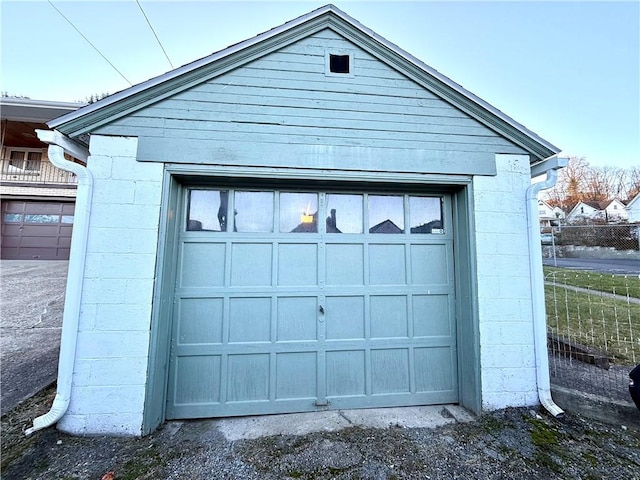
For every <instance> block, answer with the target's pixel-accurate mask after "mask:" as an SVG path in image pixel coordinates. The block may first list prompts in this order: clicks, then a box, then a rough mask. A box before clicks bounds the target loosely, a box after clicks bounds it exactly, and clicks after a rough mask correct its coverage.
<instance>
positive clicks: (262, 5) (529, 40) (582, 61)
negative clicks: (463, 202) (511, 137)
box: [0, 0, 640, 167]
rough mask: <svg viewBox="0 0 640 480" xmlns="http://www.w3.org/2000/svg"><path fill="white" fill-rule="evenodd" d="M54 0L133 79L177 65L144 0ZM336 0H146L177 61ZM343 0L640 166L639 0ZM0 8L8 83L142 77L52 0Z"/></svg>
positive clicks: (518, 114) (573, 148) (476, 85)
mask: <svg viewBox="0 0 640 480" xmlns="http://www.w3.org/2000/svg"><path fill="white" fill-rule="evenodd" d="M328 1H329V0H327V3H328ZM52 2H53V4H54V5H55V6H56V7H57V8H58V9H59V10H60V11H61V12H62V13H63V14H64V15H65V16H66V17H67V18H68V19H69V20H71V22H73V24H74V25H75V26H76V27H77V28H78V29H79V30H80V31H81V32H82V33H83V34H84V35H85V36H86V37H87V38H88V39H89V40H90V41H91V42H92V43H93V44H94V45H95V46H96V47H97V48H98V49H99V50H100V52H101V53H102V54H103V55H104V56H105V57H106V58H107V59H108V60H109V61H110V62H111V63H112V64H113V65H114V66H115V67H116V68H117V69H118V70H119V71H120V72H122V74H123V75H124V76H125V77H126V78H127V79H128V80H129V81H130V82H131V83H132V84H136V83H139V82H142V81H145V80H147V79H149V78H151V77H154V76H157V75H160V74H162V73H164V72H166V71H168V70H170V69H171V67H170V65H169V62H168V61H167V59H166V57H165V56H164V54H163V52H162V50H161V48H160V47H159V46H158V43H157V42H156V40H155V38H154V36H153V33H152V32H151V30H150V28H149V26H148V25H147V22H146V20H145V18H144V16H143V14H142V13H141V11H140V9H139V7H138V5H137V4H136V2H135V0H120V1H115V0H114V1H108V2H98V1H64V0H52ZM324 3H325V2H322V1H295V2H294V1H291V2H273V1H257V2H245V1H234V2H222V1H195V2H175V1H158V0H156V1H151V0H140V4H141V5H142V7H143V9H144V11H145V13H146V14H147V16H148V18H149V20H150V22H151V24H152V26H153V28H154V29H155V31H156V33H157V35H158V37H159V39H160V41H161V42H162V45H163V46H164V48H165V50H166V52H167V54H168V56H169V58H170V60H171V62H172V63H173V65H174V66H175V67H178V66H181V65H183V64H185V63H189V62H191V61H193V60H196V59H198V58H201V57H204V56H206V55H208V54H210V53H212V52H214V51H217V50H220V49H222V48H225V47H227V46H229V45H232V44H234V43H237V42H239V41H242V40H244V39H246V38H249V37H253V36H255V35H256V34H258V33H261V32H264V31H266V30H268V29H270V28H272V27H275V26H278V25H281V24H283V23H284V22H286V21H287V20H290V19H293V18H295V17H297V16H299V15H302V14H304V13H307V12H309V11H311V10H314V9H315V8H317V7H320V6H322V5H323V4H324ZM333 3H334V4H335V5H336V6H337V7H338V8H340V9H342V10H344V11H345V12H346V13H347V14H349V15H351V16H352V17H354V18H355V19H357V20H358V21H360V22H361V23H363V24H364V25H366V26H367V27H369V28H371V29H373V30H374V31H375V32H377V33H378V34H380V35H382V36H383V37H385V38H386V39H387V40H389V41H390V42H393V43H395V44H396V45H398V46H399V47H401V48H402V49H404V50H406V51H408V52H409V53H411V54H412V55H414V56H416V57H418V58H419V59H421V60H422V61H424V62H425V63H427V64H428V65H430V66H431V67H433V68H435V69H437V70H438V71H440V72H441V73H442V74H444V75H446V76H448V77H449V78H451V79H452V80H454V81H455V82H457V83H459V84H461V85H462V86H463V87H465V88H466V89H467V90H470V91H471V92H473V93H475V94H476V95H478V96H479V97H481V98H482V99H484V100H485V101H487V102H489V103H490V104H492V105H493V106H495V107H496V108H499V109H500V110H502V111H503V112H505V113H506V114H507V115H509V116H511V117H512V118H514V119H515V120H517V121H518V122H520V123H522V124H523V125H525V126H526V127H528V128H530V129H531V130H533V131H534V132H536V133H537V134H539V135H540V136H542V137H543V138H545V139H546V140H548V141H550V142H552V143H554V144H555V145H557V146H558V147H560V148H562V149H563V154H566V155H571V156H581V157H582V156H583V157H586V159H587V161H589V163H590V164H591V165H596V166H605V165H609V166H620V167H631V166H638V165H640V2H639V1H637V0H636V1H633V0H632V1H621V2H614V1H605V2H590V1H581V2H577V1H572V2H556V1H547V2H526V1H519V2H504V1H500V2H478V1H471V2H462V1H449V2H433V1H422V2H399V1H393V2H392V1H371V0H369V1H366V2H364V1H355V0H354V1H338V0H336V1H334V2H333ZM0 5H1V10H0V15H1V28H2V33H1V42H2V43H1V50H0V53H1V57H0V66H1V70H0V90H1V91H2V92H8V93H9V94H11V95H24V96H28V97H30V98H32V99H38V100H59V101H78V100H84V99H86V98H87V97H89V96H90V95H91V94H96V93H102V92H108V93H115V92H117V91H120V90H123V89H125V88H127V87H129V83H127V81H126V80H124V79H123V78H122V77H121V76H120V74H118V73H117V72H116V70H115V69H114V68H113V67H112V66H111V65H109V63H108V62H107V61H106V60H105V59H103V58H102V57H101V56H100V54H98V53H97V52H96V51H95V50H94V49H93V48H92V47H91V46H90V45H89V44H88V43H87V42H86V41H85V40H84V39H83V38H82V37H81V36H80V35H79V34H78V33H77V32H76V31H75V30H74V29H73V27H71V26H70V25H69V23H67V21H66V20H64V18H63V17H62V16H61V15H60V14H59V13H58V12H56V10H55V9H54V8H53V7H52V6H51V5H50V4H49V3H48V2H47V1H29V0H26V1H19V2H18V1H6V0H1V3H0Z"/></svg>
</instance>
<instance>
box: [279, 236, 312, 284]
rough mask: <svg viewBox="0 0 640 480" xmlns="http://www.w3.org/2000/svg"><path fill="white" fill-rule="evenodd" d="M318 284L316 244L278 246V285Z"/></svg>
mask: <svg viewBox="0 0 640 480" xmlns="http://www.w3.org/2000/svg"><path fill="white" fill-rule="evenodd" d="M317 284H318V246H317V244H313V243H310V244H280V245H279V246H278V285H280V286H309V285H317Z"/></svg>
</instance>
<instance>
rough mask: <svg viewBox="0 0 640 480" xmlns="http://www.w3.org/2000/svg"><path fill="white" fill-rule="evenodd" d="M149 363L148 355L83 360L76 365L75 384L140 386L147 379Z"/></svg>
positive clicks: (75, 385)
mask: <svg viewBox="0 0 640 480" xmlns="http://www.w3.org/2000/svg"><path fill="white" fill-rule="evenodd" d="M147 363H148V359H147V358H146V357H135V358H109V359H90V360H81V361H78V362H76V365H75V369H74V372H73V386H74V387H98V386H114V385H116V386H117V385H137V386H139V385H141V384H143V383H144V382H145V381H146V372H147Z"/></svg>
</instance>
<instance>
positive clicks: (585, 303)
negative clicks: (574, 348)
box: [545, 282, 640, 363]
mask: <svg viewBox="0 0 640 480" xmlns="http://www.w3.org/2000/svg"><path fill="white" fill-rule="evenodd" d="M558 283H560V282H558ZM563 283H564V282H563ZM561 285H562V284H561ZM567 285H569V282H567ZM545 293H546V310H547V329H548V331H549V332H551V333H554V334H556V335H560V336H562V337H564V338H569V339H571V340H572V341H574V342H577V343H579V344H582V345H588V346H591V347H595V348H598V349H599V350H603V351H605V352H607V354H608V355H609V356H612V357H613V358H614V359H615V360H616V361H617V362H618V363H631V362H633V361H635V362H637V361H640V304H633V303H629V302H627V301H626V300H624V299H622V300H619V299H614V298H608V297H603V296H602V295H599V294H597V293H594V294H590V293H584V292H575V291H572V290H569V289H566V288H563V287H561V286H557V285H546V286H545Z"/></svg>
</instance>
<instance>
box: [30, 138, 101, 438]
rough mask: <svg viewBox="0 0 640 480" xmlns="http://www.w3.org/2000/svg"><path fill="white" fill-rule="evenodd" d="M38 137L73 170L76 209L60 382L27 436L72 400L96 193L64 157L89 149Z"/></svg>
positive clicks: (82, 156) (59, 163)
mask: <svg viewBox="0 0 640 480" xmlns="http://www.w3.org/2000/svg"><path fill="white" fill-rule="evenodd" d="M36 133H37V134H38V138H39V139H40V140H41V141H43V142H45V143H48V144H49V150H48V153H49V160H50V161H51V163H52V164H53V165H55V166H56V167H58V168H61V169H62V170H66V171H68V172H72V173H74V174H76V175H77V177H78V190H77V194H76V208H75V214H74V222H73V223H74V225H73V232H72V234H71V254H70V257H69V270H68V273H67V288H66V293H65V300H64V314H63V316H62V332H61V338H60V355H59V359H58V381H57V390H56V396H55V398H54V400H53V405H52V406H51V410H49V412H47V413H45V414H44V415H42V416H40V417H37V418H35V419H34V420H33V426H32V427H31V428H28V429H27V430H26V431H25V435H31V434H32V433H33V432H36V431H38V430H41V429H43V428H46V427H49V426H50V425H53V424H54V423H56V422H57V421H58V420H60V419H61V418H62V416H63V415H64V414H65V412H66V411H67V409H68V408H69V402H70V400H71V383H72V378H73V368H74V364H75V356H76V343H77V339H78V324H79V321H80V300H81V297H82V281H83V277H84V263H85V257H86V252H87V238H88V233H89V215H90V212H91V196H92V193H93V176H92V174H91V172H89V170H88V169H87V167H85V166H83V165H80V164H79V163H74V162H72V161H69V160H67V159H66V158H64V154H65V152H66V153H68V154H69V155H72V156H73V157H75V158H77V159H78V160H82V161H84V162H85V163H86V161H87V159H88V158H89V150H87V149H86V148H84V147H83V146H81V145H78V144H77V143H76V142H74V141H73V140H71V139H69V138H68V137H66V136H64V135H63V134H61V133H60V132H58V131H57V130H53V131H52V130H36Z"/></svg>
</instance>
